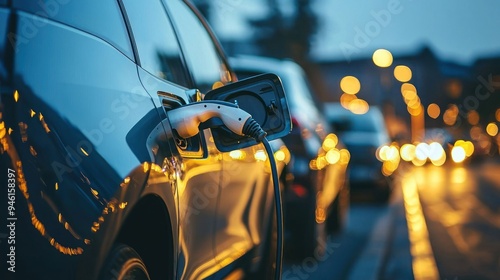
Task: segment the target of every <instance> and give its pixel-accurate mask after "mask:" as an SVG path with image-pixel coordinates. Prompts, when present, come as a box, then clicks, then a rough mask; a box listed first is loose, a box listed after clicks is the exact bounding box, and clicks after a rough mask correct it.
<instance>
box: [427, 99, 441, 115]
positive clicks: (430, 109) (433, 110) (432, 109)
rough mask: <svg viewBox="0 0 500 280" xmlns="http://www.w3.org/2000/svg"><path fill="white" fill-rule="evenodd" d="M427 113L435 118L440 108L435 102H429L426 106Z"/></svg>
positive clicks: (439, 112)
mask: <svg viewBox="0 0 500 280" xmlns="http://www.w3.org/2000/svg"><path fill="white" fill-rule="evenodd" d="M427 114H428V115H429V117H431V118H433V119H437V118H438V117H439V115H440V114H441V108H439V105H437V104H436V103H431V104H429V106H427Z"/></svg>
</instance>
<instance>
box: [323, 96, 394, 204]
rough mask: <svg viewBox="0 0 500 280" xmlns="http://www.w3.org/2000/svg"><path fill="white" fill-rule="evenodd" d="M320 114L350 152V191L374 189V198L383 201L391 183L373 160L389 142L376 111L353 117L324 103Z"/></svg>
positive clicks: (348, 111)
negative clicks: (379, 197)
mask: <svg viewBox="0 0 500 280" xmlns="http://www.w3.org/2000/svg"><path fill="white" fill-rule="evenodd" d="M323 112H324V114H325V118H326V119H327V121H328V122H329V123H330V125H332V127H333V128H334V129H335V131H336V132H337V133H338V136H339V138H340V139H342V141H343V142H344V144H345V145H346V146H347V149H348V150H349V152H350V153H351V161H350V163H349V182H350V184H351V189H352V192H353V193H355V192H358V191H361V192H368V193H369V192H370V191H372V190H375V191H376V193H375V194H376V195H378V194H380V195H381V196H382V198H387V195H388V194H389V193H390V189H391V180H390V178H389V176H386V175H384V173H383V170H382V168H383V162H382V161H380V160H379V159H378V158H377V153H378V151H379V149H380V148H381V147H383V146H385V145H390V142H391V141H390V138H389V135H388V132H387V129H386V126H385V122H384V118H383V115H382V112H381V111H380V109H379V108H378V107H376V106H370V107H369V109H368V111H367V112H366V113H364V114H355V113H353V112H351V111H350V110H348V109H345V108H344V107H343V106H342V105H341V104H340V103H336V102H333V103H325V104H324V107H323ZM371 195H373V193H372V194H371Z"/></svg>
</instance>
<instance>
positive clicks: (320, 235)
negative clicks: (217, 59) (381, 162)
mask: <svg viewBox="0 0 500 280" xmlns="http://www.w3.org/2000/svg"><path fill="white" fill-rule="evenodd" d="M229 63H230V64H231V66H232V67H233V69H234V71H235V72H236V74H237V75H238V77H240V78H245V77H251V76H254V75H258V74H261V73H265V72H271V73H276V74H278V75H279V76H280V77H281V79H282V81H283V86H284V89H285V94H286V96H287V101H288V104H289V107H290V114H291V117H292V123H293V128H292V131H291V133H290V134H289V135H287V136H285V137H283V138H282V139H283V142H285V144H286V146H287V147H288V149H289V150H290V154H291V162H290V164H289V165H288V166H287V168H286V170H287V174H288V175H289V176H288V177H290V178H289V180H287V181H286V182H287V185H286V187H285V190H284V192H283V207H284V213H285V219H284V221H285V253H286V254H285V257H287V258H294V259H304V258H307V257H310V256H314V255H318V252H321V250H322V246H323V245H324V244H325V242H326V238H327V237H328V235H329V234H331V233H335V232H337V231H340V230H341V229H342V227H343V225H344V223H345V219H346V215H347V212H348V206H349V182H348V180H347V166H348V163H349V158H350V155H349V152H348V151H347V149H346V148H345V146H344V145H343V143H342V142H341V141H339V139H338V137H337V135H335V134H334V133H333V131H332V130H331V129H330V126H329V124H328V123H327V122H326V121H325V120H324V118H323V115H322V113H321V111H320V110H319V108H318V107H317V106H316V103H315V101H314V93H313V91H312V90H311V88H310V86H309V84H308V80H307V79H306V78H305V74H304V72H303V70H302V68H301V67H300V66H299V65H298V64H297V63H295V62H293V61H291V60H279V59H273V58H266V57H256V56H243V55H242V56H237V57H231V58H230V59H229Z"/></svg>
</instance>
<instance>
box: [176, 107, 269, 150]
mask: <svg viewBox="0 0 500 280" xmlns="http://www.w3.org/2000/svg"><path fill="white" fill-rule="evenodd" d="M167 115H168V118H169V121H170V125H171V126H172V128H173V129H175V130H176V131H177V133H178V134H179V136H180V137H183V138H189V137H193V136H195V135H196V134H198V133H199V131H200V130H199V126H200V124H201V123H203V122H206V121H207V120H209V119H211V118H214V117H217V118H219V119H221V120H222V122H223V123H224V125H225V126H226V127H227V128H228V129H229V130H231V131H232V132H234V133H235V134H237V135H240V136H250V137H253V138H255V140H256V141H258V142H260V141H262V139H264V137H265V136H266V134H267V133H266V132H265V131H264V130H262V128H261V127H260V125H259V124H258V123H257V122H256V121H255V120H254V119H253V118H252V116H251V115H250V114H249V113H247V112H246V111H245V110H242V109H240V108H239V107H238V106H237V105H235V104H232V103H229V102H225V101H201V102H196V103H190V104H187V105H185V106H182V107H179V108H176V109H173V110H169V111H167Z"/></svg>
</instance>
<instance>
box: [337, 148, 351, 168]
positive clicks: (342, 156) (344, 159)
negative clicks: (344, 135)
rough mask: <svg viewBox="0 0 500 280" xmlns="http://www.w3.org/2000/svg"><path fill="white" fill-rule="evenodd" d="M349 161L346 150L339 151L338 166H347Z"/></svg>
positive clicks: (349, 156)
mask: <svg viewBox="0 0 500 280" xmlns="http://www.w3.org/2000/svg"><path fill="white" fill-rule="evenodd" d="M350 159H351V154H350V153H349V151H348V150H347V149H342V150H340V160H339V163H340V164H342V165H343V166H347V164H348V163H349V160H350Z"/></svg>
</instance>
